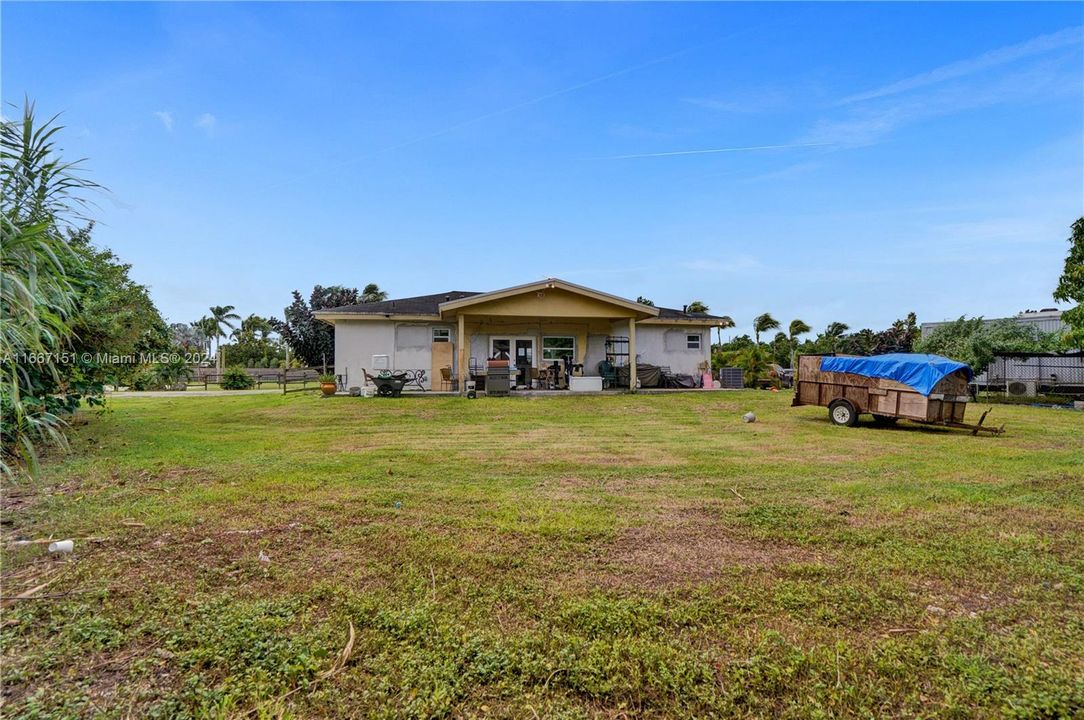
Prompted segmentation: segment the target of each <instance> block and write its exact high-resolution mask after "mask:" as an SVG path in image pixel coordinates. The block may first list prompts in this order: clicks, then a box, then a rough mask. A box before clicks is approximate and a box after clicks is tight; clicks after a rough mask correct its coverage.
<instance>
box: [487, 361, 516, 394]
mask: <svg viewBox="0 0 1084 720" xmlns="http://www.w3.org/2000/svg"><path fill="white" fill-rule="evenodd" d="M508 365H509V363H508V361H507V360H488V361H486V395H492V396H500V395H507V394H508V386H509V384H510V383H509V376H510V374H511V368H509V367H508Z"/></svg>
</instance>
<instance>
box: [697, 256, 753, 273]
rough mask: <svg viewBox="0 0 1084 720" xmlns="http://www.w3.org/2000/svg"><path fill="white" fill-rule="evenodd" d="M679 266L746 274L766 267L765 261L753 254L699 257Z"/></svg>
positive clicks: (713, 271)
mask: <svg viewBox="0 0 1084 720" xmlns="http://www.w3.org/2000/svg"><path fill="white" fill-rule="evenodd" d="M678 267H681V268H683V269H685V270H692V271H694V272H711V273H719V272H723V273H739V274H744V273H748V272H753V271H759V270H763V269H764V263H762V262H761V261H760V260H759V259H758V258H756V257H754V256H752V255H734V256H732V257H728V258H727V259H725V260H717V259H713V258H699V259H697V260H687V261H684V262H681V263H678Z"/></svg>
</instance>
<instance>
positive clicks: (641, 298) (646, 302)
mask: <svg viewBox="0 0 1084 720" xmlns="http://www.w3.org/2000/svg"><path fill="white" fill-rule="evenodd" d="M636 302H638V303H640V304H641V305H649V306H651V307H655V302H654V301H652V300H648V299H647V298H646V297H644V296H643V295H638V296H637V297H636Z"/></svg>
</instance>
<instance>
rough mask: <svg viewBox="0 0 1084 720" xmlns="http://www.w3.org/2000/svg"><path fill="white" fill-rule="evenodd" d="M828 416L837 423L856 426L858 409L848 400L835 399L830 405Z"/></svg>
mask: <svg viewBox="0 0 1084 720" xmlns="http://www.w3.org/2000/svg"><path fill="white" fill-rule="evenodd" d="M828 417H829V418H831V420H832V422H833V423H835V424H836V425H846V426H847V427H854V424H855V423H857V422H858V411H857V410H855V408H854V405H852V404H851V403H850V401H848V400H835V401H834V402H832V404H831V405H829V406H828Z"/></svg>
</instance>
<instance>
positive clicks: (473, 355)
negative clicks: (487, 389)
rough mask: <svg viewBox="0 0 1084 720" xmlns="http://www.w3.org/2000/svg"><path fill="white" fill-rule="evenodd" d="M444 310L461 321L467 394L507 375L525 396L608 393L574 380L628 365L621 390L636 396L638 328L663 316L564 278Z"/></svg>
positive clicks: (458, 369)
mask: <svg viewBox="0 0 1084 720" xmlns="http://www.w3.org/2000/svg"><path fill="white" fill-rule="evenodd" d="M440 310H441V317H442V319H445V320H446V321H454V322H455V323H456V325H455V327H456V334H455V342H454V349H453V353H454V363H453V372H454V376H455V379H456V381H457V388H458V391H459V392H460V393H461V394H464V393H466V391H467V387H468V385H467V383H468V382H475V383H478V382H482V383H485V382H486V381H488V380H490V378H492V377H499V376H502V375H504V374H505V373H507V375H508V376H509V385H510V387H512V388H519V389H524V390H551V389H575V386H576V385H577V384H579V385H582V386H584V387H590V388H591V389H602V387H601V386H599V385H598V384H597V381H593V382H590V383H588V382H577V381H576V380H575V378H588V377H595V378H598V377H602V375H601V374H600V372H599V363H603V362H604V361H608V362H609V363H610V364H611V365H612V366H614V367H615V368H616V367H627V371H625V372H623V373H622V375H623V376H624V377H627V378H628V379H627V380H626V381H625V382H624V383H623V387H625V388H627V389H631V390H635V386H636V377H637V372H636V353H637V350H636V329H637V322H638V321H641V320H645V319H648V318H652V317H656V316H657V315H658V311H657V310H655V309H654V308H652V307H649V306H646V305H642V304H640V303H636V302H631V301H628V300H625V299H623V298H618V297H615V296H611V295H606V294H604V293H599V292H597V291H593V290H589V289H587V288H582V287H580V286H576V285H572V284H570V283H565V282H563V281H560V280H545V281H541V282H538V283H531V284H530V285H524V286H519V287H515V288H509V289H507V290H502V291H498V292H494V293H485V294H483V295H478V296H474V297H470V298H465V299H462V300H457V301H452V302H447V303H443V304H442V305H441V308H440ZM505 361H507V362H506V364H505V365H503V366H502V365H501V363H504V362H505ZM505 368H506V369H505ZM626 373H627V374H626ZM615 376H616V373H614V375H612V376H610V377H608V378H606V380H607V382H606V385H607V386H609V387H614V386H615V384H616V383H615Z"/></svg>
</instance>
